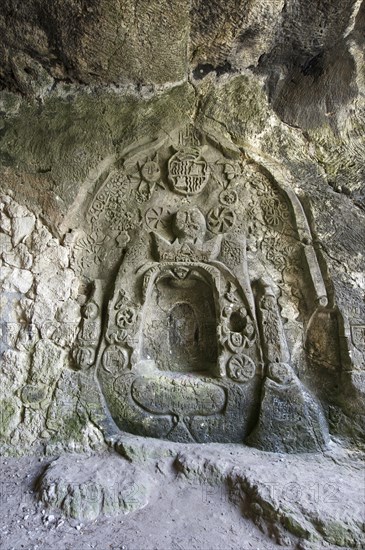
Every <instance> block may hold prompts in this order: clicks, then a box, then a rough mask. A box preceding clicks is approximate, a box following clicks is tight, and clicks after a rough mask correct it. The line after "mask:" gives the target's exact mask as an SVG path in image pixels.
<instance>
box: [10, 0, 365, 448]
mask: <svg viewBox="0 0 365 550" xmlns="http://www.w3.org/2000/svg"><path fill="white" fill-rule="evenodd" d="M48 4H49V3H48V2H46V1H42V0H38V1H36V0H32V2H28V3H26V4H24V3H23V4H21V3H19V2H17V1H16V0H9V1H5V2H4V3H3V4H2V6H1V7H0V29H1V33H0V34H1V40H0V52H1V57H0V59H1V63H0V86H1V91H0V113H1V120H0V160H1V167H0V185H1V210H0V214H1V227H0V238H1V262H2V263H1V274H0V284H1V305H2V341H1V354H2V355H1V377H2V385H1V390H0V391H1V402H2V406H1V433H0V437H1V443H0V446H1V449H2V450H4V452H8V453H18V454H21V453H26V452H31V451H32V450H36V449H39V447H40V446H41V447H42V448H43V449H44V450H46V452H48V453H51V454H52V453H54V452H55V451H57V452H58V451H59V450H70V449H71V450H72V449H77V450H80V451H81V450H87V449H90V448H91V449H100V448H103V446H104V445H105V443H104V440H103V434H102V429H101V428H100V424H99V422H98V414H99V413H98V406H99V404H98V396H97V392H95V388H90V384H89V379H88V377H87V376H85V374H84V373H83V372H82V371H81V372H80V371H79V370H77V368H75V364H74V362H73V355H72V350H73V347H74V342H75V340H76V339H77V335H78V331H79V330H80V322H81V313H82V307H83V305H84V304H85V302H86V301H87V299H88V293H89V292H90V284H91V283H92V282H93V280H94V279H96V278H98V279H100V278H104V279H105V285H106V287H108V285H110V284H111V281H112V280H113V278H114V277H115V276H116V272H117V269H118V267H119V265H120V262H121V261H122V259H123V256H124V253H125V250H126V248H127V246H128V242H129V241H130V239H131V238H132V237H133V231H134V230H135V228H136V227H139V226H140V224H141V223H142V222H143V219H142V217H141V215H140V213H139V209H140V208H141V204H135V203H132V202H131V203H128V204H129V209H130V219H129V223H126V224H125V225H124V227H123V228H121V227H119V226H118V227H116V226H115V227H114V226H113V223H111V226H110V230H109V231H108V230H107V231H105V230H104V233H103V235H102V236H100V235H99V234H98V235H96V234H93V232H92V228H89V229H87V228H86V231H85V219H86V216H87V211H88V205H89V204H91V203H92V200H93V197H95V196H96V193H97V190H98V189H99V186H100V183H101V182H102V181H104V180H105V179H106V178H107V177H108V175H109V174H111V173H113V171H115V170H117V171H118V170H124V169H129V168H128V166H129V165H128V162H129V163H131V162H132V164H133V162H134V165H135V166H138V164H137V161H138V160H140V159H141V162H145V160H146V158H147V157H148V156H149V155H155V154H156V152H158V151H159V150H160V149H161V147H162V146H163V144H164V142H165V141H166V138H171V136H174V133H176V131H177V130H179V129H180V130H181V129H189V128H193V129H194V130H195V131H197V132H198V133H200V135H204V136H205V138H204V139H205V140H206V142H207V143H209V144H210V146H212V147H214V148H215V149H216V150H217V151H220V152H221V154H223V155H224V157H225V158H226V159H231V160H232V159H233V160H234V162H238V161H239V162H244V163H246V165H251V166H256V167H258V168H259V170H260V171H261V173H264V174H266V175H267V176H268V177H269V179H270V180H271V181H275V182H277V184H278V185H279V186H281V187H285V188H286V189H289V190H290V191H291V192H293V193H294V194H295V195H296V196H297V197H298V199H299V201H300V203H301V206H302V208H303V211H304V212H305V216H306V219H307V220H308V223H309V227H310V239H311V243H312V244H313V248H314V250H315V254H316V257H317V259H318V263H319V267H320V271H321V276H322V277H323V280H324V283H325V287H326V293H327V296H328V305H327V306H326V311H325V312H319V313H318V314H317V316H316V317H315V318H313V319H312V322H311V324H310V326H308V327H307V331H308V333H307V337H308V338H307V341H309V342H311V344H310V346H309V348H308V349H307V350H306V351H307V353H308V355H309V356H310V358H311V362H310V367H308V369H304V370H303V372H300V368H299V367H298V373H299V374H300V376H301V379H302V380H303V381H304V382H305V383H306V384H307V385H308V386H309V387H310V389H311V390H312V391H313V392H314V393H315V395H316V396H317V397H318V399H320V400H321V402H322V405H323V407H324V410H325V414H326V418H327V421H328V423H329V426H330V430H331V432H332V434H333V435H334V436H335V437H338V438H341V439H342V440H344V441H346V442H347V443H356V444H361V441H363V437H364V433H365V426H364V418H365V411H364V391H365V373H364V368H365V360H364V358H365V344H364V331H365V328H364V327H365V302H364V292H365V280H364V220H365V213H364V196H365V191H364V189H365V187H364V167H363V155H364V138H363V135H364V132H363V129H364V112H365V103H364V98H363V90H364V76H363V74H364V61H363V53H362V46H363V33H364V30H363V18H364V8H363V6H362V3H361V2H359V1H347V2H345V3H343V2H342V3H340V2H326V1H323V2H319V3H316V4H315V6H313V5H312V4H308V3H306V2H304V0H303V1H293V0H292V1H290V2H282V1H277V2H258V1H256V0H252V1H245V2H233V1H232V2H224V3H223V2H221V1H220V0H216V1H214V2H210V3H209V5H208V6H207V3H205V2H192V3H191V2H185V1H184V0H177V1H176V2H173V3H171V2H169V3H166V2H163V1H161V0H155V1H154V2H152V3H151V2H138V3H137V2H132V1H128V2H119V1H116V0H108V2H103V3H100V2H83V1H74V0H69V1H68V2H54V3H52V10H51V9H50V7H49V5H48ZM130 159H132V161H131V160H130ZM136 170H137V180H138V177H139V176H138V168H137V169H136ZM127 171H128V170H127ZM132 176H133V174H132V172H131V171H130V173H129V177H130V178H132ZM132 179H133V178H132ZM133 181H134V183H133V185H134V186H135V187H136V189H138V185H139V183H140V182H139V180H138V181H135V180H133ZM217 185H218V184H217ZM239 185H241V187H242V189H243V188H244V186H245V182H244V181H242V182H241V183H240V184H239ZM121 197H122V201H123V193H122V194H121ZM142 202H143V201H142ZM128 204H127V210H128ZM142 206H143V205H142ZM252 231H253V233H254V235H255V232H258V233H257V234H259V228H257V227H256V228H253V229H252ZM276 257H277V256H276ZM90 258H91V260H90ZM90 261H91V264H90ZM100 265H101V266H102V269H101V270H100ZM299 270H300V266H299ZM284 302H285V300H284ZM284 302H283V304H282V310H281V311H282V313H283V315H282V317H283V322H284V323H285V322H288V317H285V315H286V314H287V310H286V309H285V307H284V306H285V304H284ZM279 303H280V301H279ZM283 310H284V312H283ZM304 345H305V339H304V338H303V340H302V346H303V347H304Z"/></svg>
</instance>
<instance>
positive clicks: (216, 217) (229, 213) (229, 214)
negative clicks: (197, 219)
mask: <svg viewBox="0 0 365 550" xmlns="http://www.w3.org/2000/svg"><path fill="white" fill-rule="evenodd" d="M235 223H236V214H235V212H233V210H231V208H228V207H226V206H217V207H215V208H212V210H210V212H208V216H207V225H208V229H209V230H210V231H212V233H227V232H228V231H230V230H231V229H232V227H233V226H234V225H235Z"/></svg>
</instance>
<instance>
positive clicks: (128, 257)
mask: <svg viewBox="0 0 365 550" xmlns="http://www.w3.org/2000/svg"><path fill="white" fill-rule="evenodd" d="M151 148H152V151H151ZM86 217H87V220H88V224H89V228H92V232H91V234H90V232H89V234H87V236H86V237H85V236H84V237H82V238H80V240H79V242H78V243H77V245H76V247H75V250H76V255H78V256H77V258H78V261H79V266H80V271H81V272H83V274H84V275H85V274H87V276H88V278H89V280H93V281H94V283H93V289H94V290H93V292H92V294H91V295H89V296H88V298H87V301H86V303H85V307H84V318H83V321H82V325H81V328H80V331H79V336H78V340H77V344H76V346H75V350H74V358H75V363H76V365H77V368H80V369H82V370H84V371H88V372H92V373H94V374H93V375H95V377H96V380H97V383H98V385H99V388H100V395H101V401H102V403H103V408H104V412H105V415H106V418H107V419H108V422H107V425H108V431H109V432H115V433H116V434H117V433H122V432H123V431H126V432H130V433H133V434H138V435H143V436H149V437H157V438H162V439H170V440H173V441H180V442H197V443H205V442H212V441H215V442H231V443H232V442H235V443H239V442H244V441H247V442H249V443H250V444H252V445H255V446H257V447H259V448H263V449H268V450H274V451H275V450H287V451H289V452H291V451H292V450H318V449H320V448H323V447H325V446H326V444H327V441H328V433H327V426H326V421H325V418H324V415H323V413H322V410H321V406H320V405H319V402H318V401H317V399H316V398H315V397H314V396H313V394H312V393H311V392H309V390H308V389H307V388H306V387H305V385H303V383H302V382H301V381H300V378H299V377H300V374H301V373H303V372H305V370H306V368H307V366H308V358H307V357H306V353H305V346H304V341H305V333H306V328H307V327H308V326H309V324H310V322H311V319H312V318H313V316H315V315H316V312H317V311H319V310H323V309H325V307H326V305H327V297H326V289H325V285H324V282H323V278H322V274H321V271H320V268H319V265H318V261H317V258H316V254H315V251H314V249H313V246H312V238H311V233H310V229H309V226H308V222H307V220H306V217H305V214H304V211H303V208H302V206H301V204H300V202H299V200H298V199H297V197H296V196H295V194H294V193H293V191H292V189H290V188H283V187H282V186H280V185H279V184H278V183H277V182H276V181H275V180H274V179H273V178H272V176H270V174H269V173H267V171H265V170H264V169H262V167H260V166H259V165H257V164H256V163H254V162H252V161H250V160H249V159H247V158H246V159H245V158H243V157H240V156H239V155H235V158H229V156H228V157H227V156H225V154H222V153H221V152H219V150H218V149H217V148H215V147H213V146H212V145H211V144H210V143H209V141H208V140H207V138H206V137H205V136H204V135H201V134H198V133H197V132H196V131H195V130H193V131H192V130H191V129H189V128H188V129H187V131H180V132H179V133H178V132H177V133H176V136H175V142H174V140H173V138H171V139H170V138H168V139H166V140H165V143H163V144H162V145H160V146H159V147H156V146H154V145H153V146H150V149H149V150H148V151H146V150H144V149H143V148H142V149H140V148H138V149H137V150H136V151H132V152H130V153H129V154H127V155H126V157H125V158H124V159H123V162H122V165H121V166H120V167H119V168H118V169H116V170H114V171H112V172H109V173H107V174H105V176H104V177H103V178H101V180H100V181H98V182H96V188H95V192H94V194H93V196H92V197H91V200H90V204H89V206H88V211H87V213H86ZM113 245H114V246H113ZM124 250H125V252H124ZM120 260H121V261H120ZM108 265H109V266H110V267H109V271H110V272H113V269H114V272H115V273H116V275H115V276H114V281H113V280H111V279H110V278H109V279H108V278H107V277H105V271H106V269H107V266H108ZM103 279H104V280H103ZM108 295H109V297H108ZM106 304H107V305H106ZM298 376H299V377H298ZM293 425H295V426H296V433H297V435H295V433H294V432H293V430H292V426H293ZM270 431H271V432H277V433H275V434H274V435H273V437H271V436H270ZM286 438H287V439H288V441H287V442H286Z"/></svg>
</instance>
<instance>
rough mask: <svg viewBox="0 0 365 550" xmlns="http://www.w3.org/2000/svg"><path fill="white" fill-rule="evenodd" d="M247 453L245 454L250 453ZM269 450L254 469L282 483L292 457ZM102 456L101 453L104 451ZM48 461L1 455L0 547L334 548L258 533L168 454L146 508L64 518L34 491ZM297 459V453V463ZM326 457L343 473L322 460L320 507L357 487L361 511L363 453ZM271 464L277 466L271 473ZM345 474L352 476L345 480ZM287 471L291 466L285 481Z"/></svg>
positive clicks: (224, 497)
mask: <svg viewBox="0 0 365 550" xmlns="http://www.w3.org/2000/svg"><path fill="white" fill-rule="evenodd" d="M253 453H254V454H252V456H251V459H252V458H253V459H254V458H255V456H256V455H255V452H253ZM256 454H257V451H256ZM261 455H265V453H261V454H260V456H261ZM257 456H258V455H257ZM272 457H273V455H267V457H265V456H264V457H263V459H262V460H261V463H258V469H257V475H258V476H260V475H261V474H260V468H264V469H265V471H266V472H269V477H270V479H271V480H276V481H274V485H275V483H277V484H278V487H279V489H280V487H281V485H280V484H282V483H283V482H284V481H285V480H284V477H285V473H283V472H285V470H286V468H287V469H288V472H289V471H291V470H293V464H296V461H295V458H293V457H290V459H289V462H288V466H286V465H285V455H284V458H283V457H281V458H277V457H276V459H275V460H272ZM343 458H344V457H343ZM104 459H105V460H107V455H106V458H104ZM102 460H103V458H102ZM311 460H312V464H317V462H316V459H315V458H312V459H311ZM51 461H52V459H51V458H49V457H47V458H45V457H42V458H37V457H23V458H4V457H3V458H1V459H0V467H1V502H0V548H1V550H20V549H26V550H50V549H60V550H61V549H62V550H67V549H75V550H87V549H91V548H95V549H103V550H104V549H105V550H106V549H113V550H117V549H118V550H142V549H143V550H223V549H224V550H230V549H232V550H251V549H255V550H271V549H274V548H280V547H283V545H284V547H285V546H287V547H290V548H296V549H303V550H304V549H307V548H308V549H320V548H327V549H331V548H333V549H334V548H338V546H336V545H332V544H329V543H328V542H325V541H322V542H316V543H313V542H312V543H309V542H308V541H304V540H303V541H302V542H300V541H299V542H298V541H296V542H293V540H291V539H290V537H288V538H287V539H285V537H284V538H281V540H280V542H281V546H280V545H279V544H277V538H276V541H275V540H274V538H273V535H271V536H272V538H270V532H267V533H265V534H264V533H263V532H261V531H260V530H259V528H258V527H257V526H256V525H255V523H254V522H253V521H252V520H251V519H248V518H245V517H243V515H242V510H241V509H240V507H241V506H240V503H239V502H235V503H233V502H232V499H231V498H230V495H229V494H228V490H227V488H226V486H224V485H219V486H209V485H207V484H204V483H201V480H199V479H197V480H191V479H187V478H186V477H185V476H183V475H181V474H180V475H179V474H177V473H176V471H174V472H173V471H172V469H171V461H170V463H169V462H168V461H165V462H163V461H160V462H159V463H158V464H155V465H154V472H153V474H154V476H155V479H156V481H157V487H158V489H157V490H156V491H155V493H154V495H153V497H152V498H151V499H150V502H149V503H148V505H147V506H146V507H145V508H143V509H141V510H137V511H135V512H131V513H129V514H126V515H120V516H117V517H112V518H107V517H99V518H98V519H97V520H94V521H78V520H75V519H67V518H64V517H63V516H62V514H61V513H60V512H59V511H54V510H48V509H45V507H44V505H43V504H42V503H39V502H38V501H37V498H36V492H35V481H36V479H37V478H38V477H39V475H40V474H41V473H42V472H43V471H44V469H45V467H46V466H47V465H48V464H49V463H50V462H51ZM302 463H303V459H302V458H301V464H299V467H298V468H299V469H300V466H302ZM331 463H332V464H335V467H339V468H340V470H339V471H341V472H342V477H339V479H337V480H334V479H333V475H334V474H333V472H330V471H329V470H330V468H326V471H328V475H329V479H330V480H332V481H333V485H328V483H327V480H326V479H324V480H323V483H326V485H321V483H322V482H321V480H318V481H319V485H318V487H319V493H318V494H317V495H316V497H317V498H319V499H321V502H322V503H324V506H325V507H326V506H327V507H328V506H329V507H330V508H332V507H334V508H336V506H337V508H338V506H340V505H341V502H340V501H344V500H346V499H347V498H348V497H349V496H350V502H351V494H350V495H349V491H350V492H351V491H352V492H354V491H357V494H356V495H354V498H353V505H354V506H355V507H356V508H357V511H356V513H357V515H359V514H360V515H361V514H363V517H365V514H364V512H365V469H363V470H362V473H361V461H359V460H358V457H355V458H353V459H352V463H353V465H354V466H355V467H354V469H352V468H351V464H350V465H347V466H346V465H344V462H342V463H341V460H336V461H334V460H331ZM336 463H337V465H336ZM277 464H279V465H280V467H279V468H278V469H277V470H278V471H277V473H275V466H276V465H277ZM302 470H305V468H302ZM261 471H264V470H261ZM310 471H311V472H312V476H313V472H314V469H313V468H312V466H311V462H310V461H309V463H308V470H307V472H305V471H303V472H302V477H301V478H298V475H297V474H298V469H297V470H296V479H298V480H299V481H300V483H303V484H305V476H306V475H308V472H310ZM354 472H355V477H354V476H353V474H354ZM150 473H151V471H150ZM335 475H337V474H335ZM346 476H349V477H350V478H352V480H351V481H350V482H349V483H348V482H347V479H346ZM356 476H357V480H356V479H355V478H356ZM290 479H291V478H290V472H289V474H288V480H289V482H290ZM361 479H363V481H364V483H363V484H362V483H361ZM359 480H360V482H359ZM308 481H309V478H308ZM312 482H313V477H311V478H310V483H312ZM323 487H327V489H326V490H327V491H328V492H327V496H326V495H324V494H322V496H321V494H320V491H321V490H322V492H323V490H324V489H323ZM337 489H339V492H337V493H336V494H337V496H336V501H335V502H334V501H332V502H331V498H330V497H331V496H334V494H335V493H334V491H335V490H337ZM341 491H345V493H346V495H345V494H344V498H342V497H341ZM332 493H333V494H332ZM312 496H313V498H314V497H315V495H312ZM301 497H302V498H303V495H301ZM325 497H326V498H325ZM295 498H296V495H294V496H293V494H292V495H291V496H290V498H289V500H290V502H291V503H292V504H293V500H294V499H295ZM326 501H329V502H328V503H326ZM361 503H362V506H363V510H362V511H361V510H359V509H358V508H359V506H360V508H361ZM295 504H297V503H295ZM307 504H308V503H307ZM346 505H347V504H346Z"/></svg>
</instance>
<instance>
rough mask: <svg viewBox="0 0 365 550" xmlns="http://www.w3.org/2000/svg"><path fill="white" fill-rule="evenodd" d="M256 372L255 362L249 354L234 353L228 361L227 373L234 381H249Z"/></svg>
mask: <svg viewBox="0 0 365 550" xmlns="http://www.w3.org/2000/svg"><path fill="white" fill-rule="evenodd" d="M255 373H256V366H255V363H254V362H253V361H252V359H250V358H249V357H247V355H234V356H233V357H231V359H230V360H229V362H228V366H227V374H228V376H229V378H231V379H232V380H234V382H240V383H244V382H248V381H249V380H252V378H253V377H254V376H255Z"/></svg>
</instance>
